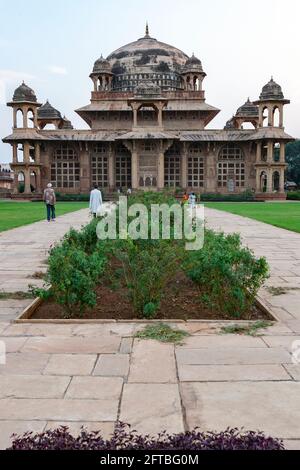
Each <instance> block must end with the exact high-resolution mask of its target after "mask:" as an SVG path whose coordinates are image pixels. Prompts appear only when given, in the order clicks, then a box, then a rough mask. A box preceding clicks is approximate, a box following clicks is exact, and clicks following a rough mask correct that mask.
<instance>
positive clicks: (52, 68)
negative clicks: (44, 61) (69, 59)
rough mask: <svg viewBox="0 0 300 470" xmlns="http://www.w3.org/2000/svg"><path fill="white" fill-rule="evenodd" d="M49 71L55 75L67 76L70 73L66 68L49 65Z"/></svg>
mask: <svg viewBox="0 0 300 470" xmlns="http://www.w3.org/2000/svg"><path fill="white" fill-rule="evenodd" d="M47 70H48V71H49V72H50V73H53V74H55V75H67V73H68V72H67V69H66V68H65V67H60V66H59V65H49V66H48V67H47Z"/></svg>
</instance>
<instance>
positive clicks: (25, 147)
mask: <svg viewBox="0 0 300 470" xmlns="http://www.w3.org/2000/svg"><path fill="white" fill-rule="evenodd" d="M29 150H30V146H29V143H28V142H25V143H24V145H23V153H24V163H26V164H27V165H28V164H29V163H30V153H29Z"/></svg>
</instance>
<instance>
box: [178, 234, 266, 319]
mask: <svg viewBox="0 0 300 470" xmlns="http://www.w3.org/2000/svg"><path fill="white" fill-rule="evenodd" d="M183 267H184V269H185V271H186V274H187V276H188V277H189V278H190V279H192V281H193V282H195V283H196V284H197V285H198V286H199V289H200V293H201V295H200V299H201V301H202V303H203V304H204V305H205V306H207V307H209V308H210V309H215V310H217V311H219V312H222V313H225V314H226V315H227V316H228V317H231V318H232V317H234V318H239V317H240V316H241V315H242V314H243V313H245V312H247V311H248V310H249V309H250V307H251V306H252V305H253V303H254V299H255V296H256V294H257V291H258V289H259V288H260V287H261V285H262V284H263V282H264V281H265V280H266V278H267V277H268V265H267V262H266V260H265V258H259V259H256V258H255V257H254V255H253V253H252V252H251V251H250V250H249V249H248V248H244V247H242V245H241V240H240V236H239V235H238V234H233V235H224V234H223V233H215V232H213V231H211V230H206V232H205V242H204V247H203V249H202V250H199V251H194V252H190V253H188V255H187V259H186V260H185V262H184V263H183Z"/></svg>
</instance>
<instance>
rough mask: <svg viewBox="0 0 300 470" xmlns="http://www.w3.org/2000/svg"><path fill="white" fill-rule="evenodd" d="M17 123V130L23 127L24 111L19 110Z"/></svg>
mask: <svg viewBox="0 0 300 470" xmlns="http://www.w3.org/2000/svg"><path fill="white" fill-rule="evenodd" d="M16 122H17V128H18V129H20V128H22V127H23V111H22V109H18V110H17V113H16Z"/></svg>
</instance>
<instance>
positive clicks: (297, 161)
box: [286, 140, 300, 186]
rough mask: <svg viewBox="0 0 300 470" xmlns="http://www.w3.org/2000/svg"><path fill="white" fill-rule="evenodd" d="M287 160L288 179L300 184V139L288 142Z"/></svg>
mask: <svg viewBox="0 0 300 470" xmlns="http://www.w3.org/2000/svg"><path fill="white" fill-rule="evenodd" d="M286 162H287V164H288V169H287V180H288V181H294V182H295V183H297V185H298V186H300V140H296V141H295V142H290V143H289V144H287V146H286Z"/></svg>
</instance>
